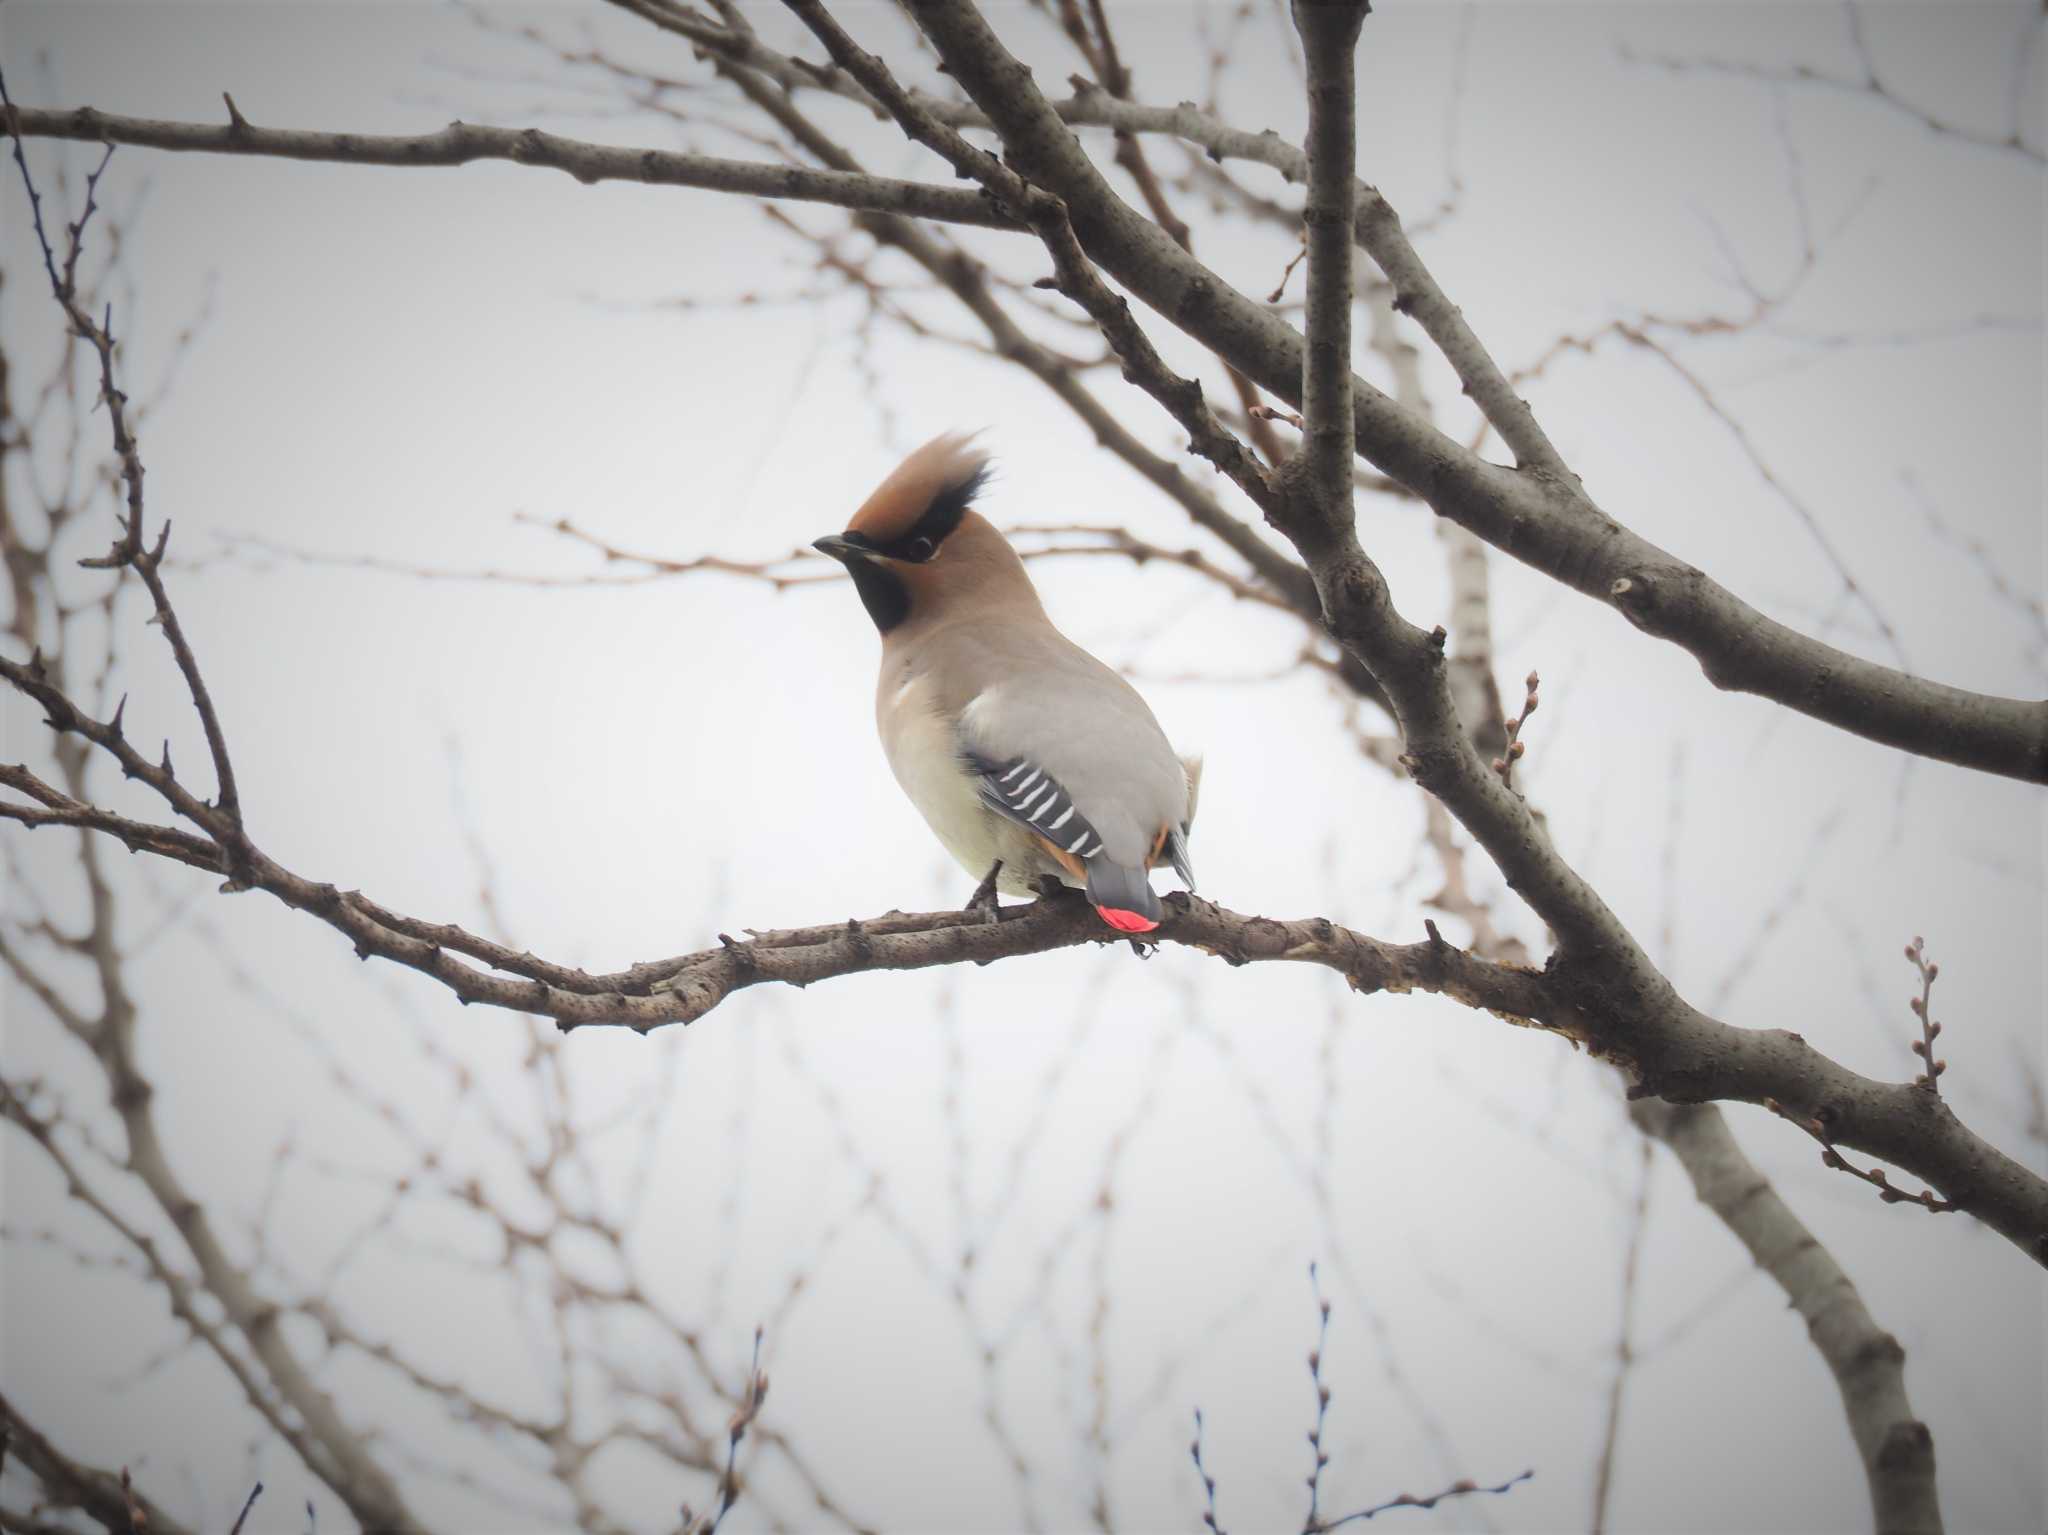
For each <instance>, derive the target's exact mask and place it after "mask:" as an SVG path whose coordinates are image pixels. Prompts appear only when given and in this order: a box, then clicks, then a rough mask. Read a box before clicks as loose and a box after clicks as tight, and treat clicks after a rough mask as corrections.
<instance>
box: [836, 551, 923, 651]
mask: <svg viewBox="0 0 2048 1535" xmlns="http://www.w3.org/2000/svg"><path fill="white" fill-rule="evenodd" d="M846 573H847V574H848V575H849V576H851V577H853V589H854V590H855V591H857V592H859V593H860V600H861V606H863V607H865V608H866V609H867V610H868V617H870V618H872V619H873V620H874V621H875V628H876V629H877V630H878V631H880V632H881V633H883V634H887V633H888V632H889V631H890V630H891V629H893V628H895V627H896V626H897V625H898V624H900V623H902V622H903V620H904V619H906V618H908V617H909V616H910V588H909V587H907V586H905V585H904V584H903V578H902V577H901V576H899V575H898V574H897V573H896V572H895V571H893V570H891V569H890V568H889V567H888V566H886V565H883V564H879V563H878V562H876V561H874V560H864V559H861V558H859V557H858V556H856V557H855V558H853V559H850V560H848V561H847V562H846Z"/></svg>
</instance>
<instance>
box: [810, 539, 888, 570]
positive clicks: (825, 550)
mask: <svg viewBox="0 0 2048 1535" xmlns="http://www.w3.org/2000/svg"><path fill="white" fill-rule="evenodd" d="M811 547H812V548H813V549H815V550H817V551H818V553H820V554H829V555H830V556H831V557H832V558H833V559H835V560H837V561H839V563H840V564H842V565H844V564H845V563H846V562H847V561H848V560H851V559H855V558H859V559H863V560H864V559H867V558H868V557H869V556H870V555H872V554H873V553H874V551H873V550H871V549H863V548H862V547H861V546H860V545H859V544H855V543H849V542H848V541H847V540H846V539H843V538H841V537H840V536H839V535H838V534H837V533H831V534H828V535H826V536H825V537H824V538H820V539H816V540H814V541H813V542H812V544H811Z"/></svg>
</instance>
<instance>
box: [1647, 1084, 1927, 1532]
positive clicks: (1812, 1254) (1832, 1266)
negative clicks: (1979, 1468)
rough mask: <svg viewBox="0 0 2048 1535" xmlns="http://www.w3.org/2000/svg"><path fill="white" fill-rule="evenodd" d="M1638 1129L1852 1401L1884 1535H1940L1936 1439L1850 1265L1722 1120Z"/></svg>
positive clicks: (1690, 1110)
mask: <svg viewBox="0 0 2048 1535" xmlns="http://www.w3.org/2000/svg"><path fill="white" fill-rule="evenodd" d="M1631 1114H1632V1115H1633V1117H1634V1119H1635V1122H1636V1124H1637V1125H1638V1126H1639V1127H1640V1128H1641V1129H1642V1130H1643V1132H1644V1133H1645V1134H1648V1135H1652V1136H1655V1137H1656V1138H1657V1139H1658V1140H1660V1141H1662V1142H1664V1144H1665V1145H1667V1146H1669V1147H1670V1148H1671V1150H1672V1152H1673V1153H1674V1154H1675V1155H1676V1156H1677V1158H1678V1160H1679V1163H1680V1165H1682V1166H1683V1167H1684V1168H1685V1171H1686V1175H1687V1176H1688V1177H1690V1178H1691V1179H1692V1186H1693V1192H1695V1193H1696V1194H1698V1195H1699V1197H1700V1202H1701V1203H1702V1204H1704V1205H1706V1206H1707V1207H1708V1208H1709V1209H1711V1210H1712V1211H1713V1212H1714V1213H1715V1214H1716V1215H1717V1216H1719V1217H1720V1218H1721V1221H1722V1223H1723V1224H1724V1225H1726V1226H1727V1227H1728V1229H1729V1230H1730V1231H1732V1232H1734V1233H1735V1235H1736V1237H1737V1239H1739V1240H1740V1241H1741V1243H1742V1245H1743V1246H1744V1247H1746V1248H1748V1249H1749V1255H1750V1256H1751V1257H1752V1258H1754V1259H1755V1260H1756V1263H1757V1267H1759V1268H1761V1269H1762V1270H1764V1272H1765V1273H1767V1274H1769V1275H1770V1276H1771V1278H1773V1279H1774V1280H1776V1281H1777V1282H1778V1286H1779V1288H1780V1289H1782V1290H1783V1291H1784V1292H1785V1295H1786V1298H1787V1299H1788V1300H1790V1301H1791V1303H1792V1307H1793V1309H1794V1310H1796V1311H1797V1312H1798V1313H1799V1314H1800V1316H1801V1317H1803V1318H1804V1319H1805V1321H1806V1330H1807V1332H1808V1334H1809V1335H1810V1336H1811V1337H1812V1339H1813V1346H1814V1348H1815V1349H1816V1350H1818V1351H1819V1353H1820V1356H1821V1358H1822V1359H1823V1360H1824V1361H1826V1363H1827V1367H1828V1370H1829V1372H1830V1373H1831V1374H1832V1375H1833V1376H1834V1378H1835V1386H1836V1389H1838V1390H1839V1391H1840V1392H1841V1394H1842V1407H1843V1410H1844V1412H1845V1413H1846V1414H1847V1416H1848V1419H1849V1432H1850V1433H1851V1435H1852V1436H1853V1437H1854V1438H1855V1441H1856V1451H1857V1454H1858V1455H1860V1456H1861V1457H1862V1460H1863V1471H1864V1476H1865V1478H1866V1479H1867V1480H1868V1482H1869V1486H1870V1506H1871V1513H1872V1515H1873V1517H1874V1521H1875V1524H1876V1527H1877V1529H1878V1531H1879V1532H1880V1535H1939V1532H1940V1530H1941V1527H1942V1524H1941V1504H1940V1500H1939V1498H1938V1497H1937V1495H1936V1487H1935V1480H1934V1436H1933V1435H1932V1434H1930V1433H1929V1432H1928V1429H1927V1425H1926V1424H1925V1423H1923V1422H1921V1421H1920V1420H1919V1419H1918V1418H1917V1417H1915V1416H1914V1414H1913V1406H1912V1403H1911V1402H1909V1401H1908V1400H1907V1399H1906V1376H1905V1351H1904V1350H1903V1349H1901V1348H1900V1347H1899V1343H1898V1340H1897V1339H1896V1338H1894V1337H1893V1336H1892V1335H1891V1334H1890V1333H1888V1332H1886V1331H1885V1330H1884V1329H1883V1328H1882V1327H1880V1326H1878V1325H1877V1322H1876V1319H1875V1318H1873V1317H1872V1316H1871V1314H1870V1312H1869V1309H1868V1308H1867V1307H1865V1305H1864V1304H1863V1297H1862V1296H1861V1295H1860V1294H1859V1293H1858V1292H1857V1289H1856V1286H1855V1284H1854V1283H1853V1282H1852V1281H1851V1280H1850V1278H1849V1276H1848V1275H1847V1274H1845V1273H1844V1272H1842V1268H1841V1265H1839V1264H1838V1263H1836V1262H1835V1260H1834V1259H1833V1258H1832V1257H1831V1256H1829V1254H1828V1250H1827V1249H1826V1248H1825V1247H1822V1246H1821V1245H1820V1243H1819V1242H1818V1241H1816V1240H1815V1239H1814V1236H1813V1233H1812V1232H1810V1231H1808V1230H1807V1228H1806V1225H1805V1223H1804V1222H1802V1221H1801V1220H1800V1219H1799V1217H1798V1216H1797V1215H1795V1214H1793V1213H1792V1210H1791V1208H1790V1207H1789V1206H1788V1205H1787V1204H1786V1203H1785V1201H1784V1200H1782V1199H1781V1198H1779V1197H1778V1194H1777V1192H1776V1190H1774V1189H1773V1188H1772V1187H1771V1186H1770V1184H1769V1183H1768V1182H1767V1181H1766V1180H1765V1178H1764V1176H1763V1174H1762V1173H1760V1172H1758V1171H1757V1169H1756V1167H1755V1165H1754V1164H1752V1163H1751V1162H1750V1160H1749V1158H1748V1157H1747V1156H1745V1155H1744V1154H1743V1151H1742V1148H1741V1146H1739V1145H1738V1144H1736V1140H1735V1137H1734V1136H1733V1135H1732V1134H1731V1133H1730V1132H1729V1129H1728V1122H1727V1120H1726V1119H1725V1118H1723V1117H1722V1114H1721V1111H1720V1110H1719V1109H1717V1108H1714V1107H1713V1106H1712V1105H1707V1104H1694V1105H1677V1104H1664V1103H1636V1104H1634V1105H1633V1106H1632V1107H1631Z"/></svg>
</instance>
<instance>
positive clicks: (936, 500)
mask: <svg viewBox="0 0 2048 1535" xmlns="http://www.w3.org/2000/svg"><path fill="white" fill-rule="evenodd" d="M977 435H978V434H977V433H974V432H947V433H946V434H944V435H943V436H940V437H934V438H933V439H932V440H931V441H930V442H928V443H926V444H925V445H924V446H923V447H921V448H919V449H918V450H917V451H916V452H915V453H913V454H911V455H910V457H908V458H906V459H905V460H904V461H903V462H902V463H900V464H898V465H897V466H896V468H895V469H894V470H893V471H892V472H891V473H890V475H889V477H888V478H887V479H886V480H884V481H882V483H881V484H880V485H879V486H877V487H876V489H875V493H874V494H873V495H871V496H869V497H868V498H867V500H866V501H864V502H862V503H861V508H860V510H859V511H857V512H855V513H854V514H853V521H852V522H850V523H849V524H847V529H846V531H847V532H848V533H849V534H853V533H858V534H862V535H864V536H865V537H866V539H867V540H868V541H869V543H870V544H871V545H872V546H873V547H875V548H877V549H890V548H892V547H893V546H899V545H907V544H910V543H912V542H914V541H915V540H918V539H928V540H929V541H930V542H929V545H928V546H927V552H929V550H930V549H936V548H938V546H939V545H940V544H942V543H944V542H945V541H946V535H947V534H949V533H951V532H952V531H953V529H954V528H956V527H958V526H959V524H960V519H961V517H962V516H963V515H965V513H966V511H967V508H968V505H969V504H970V503H971V502H972V501H973V500H974V498H975V496H976V495H977V494H978V493H979V492H980V490H981V488H982V486H983V485H985V484H986V483H987V482H988V475H989V462H988V459H989V455H988V450H987V449H985V448H981V447H977V446H976V445H975V441H974V439H975V437H976V436H977Z"/></svg>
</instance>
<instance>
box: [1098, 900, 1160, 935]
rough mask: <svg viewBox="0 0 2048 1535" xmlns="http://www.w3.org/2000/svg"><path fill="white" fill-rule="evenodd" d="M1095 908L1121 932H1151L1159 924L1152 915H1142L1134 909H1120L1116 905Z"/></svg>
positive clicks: (1104, 919)
mask: <svg viewBox="0 0 2048 1535" xmlns="http://www.w3.org/2000/svg"><path fill="white" fill-rule="evenodd" d="M1095 910H1096V912H1097V914H1098V915H1100V916H1101V918H1102V920H1103V921H1105V922H1107V923H1108V924H1109V925H1110V926H1111V927H1113V928H1115V929H1116V930H1117V931H1118V932H1119V933H1149V932H1151V931H1152V929H1153V928H1155V927H1157V926H1159V924H1158V923H1157V922H1154V921H1153V920H1152V919H1151V918H1150V917H1141V916H1140V915H1138V913H1136V912H1134V911H1118V910H1117V909H1116V908H1115V907H1114V906H1098V907H1096V908H1095Z"/></svg>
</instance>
